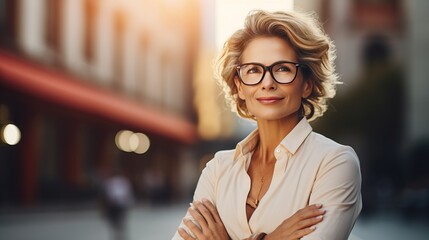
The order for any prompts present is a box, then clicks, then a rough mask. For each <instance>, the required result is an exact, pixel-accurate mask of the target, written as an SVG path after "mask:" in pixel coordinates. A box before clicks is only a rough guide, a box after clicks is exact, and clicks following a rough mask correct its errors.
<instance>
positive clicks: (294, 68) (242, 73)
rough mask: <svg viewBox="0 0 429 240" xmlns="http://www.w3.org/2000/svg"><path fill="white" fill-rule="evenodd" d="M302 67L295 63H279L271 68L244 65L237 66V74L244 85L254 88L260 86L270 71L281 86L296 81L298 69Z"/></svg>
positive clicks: (259, 64) (255, 64) (259, 65)
mask: <svg viewBox="0 0 429 240" xmlns="http://www.w3.org/2000/svg"><path fill="white" fill-rule="evenodd" d="M300 66H301V65H300V64H299V63H295V62H288V61H278V62H275V63H273V64H271V65H270V66H265V65H263V64H261V63H244V64H241V65H238V66H237V69H236V70H237V74H238V77H239V78H240V80H241V82H243V84H244V85H248V86H253V85H257V84H259V83H260V82H261V81H262V79H264V77H265V73H266V72H267V71H270V74H271V77H273V79H274V81H276V82H277V83H281V84H288V83H291V82H293V81H294V80H295V78H296V75H297V74H298V68H299V67H300Z"/></svg>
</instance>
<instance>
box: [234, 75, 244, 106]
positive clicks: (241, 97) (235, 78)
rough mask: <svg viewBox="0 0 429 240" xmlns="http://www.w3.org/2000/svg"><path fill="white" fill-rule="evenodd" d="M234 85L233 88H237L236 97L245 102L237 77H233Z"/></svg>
mask: <svg viewBox="0 0 429 240" xmlns="http://www.w3.org/2000/svg"><path fill="white" fill-rule="evenodd" d="M234 83H235V86H236V87H237V93H238V97H239V98H240V99H241V100H245V99H244V94H243V89H242V85H241V82H240V79H238V77H237V76H235V77H234Z"/></svg>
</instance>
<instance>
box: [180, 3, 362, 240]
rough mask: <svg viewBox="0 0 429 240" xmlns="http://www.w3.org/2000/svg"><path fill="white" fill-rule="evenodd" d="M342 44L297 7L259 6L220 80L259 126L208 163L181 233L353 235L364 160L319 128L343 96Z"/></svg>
mask: <svg viewBox="0 0 429 240" xmlns="http://www.w3.org/2000/svg"><path fill="white" fill-rule="evenodd" d="M334 58H335V49H334V45H333V44H332V42H331V41H330V40H329V38H328V37H327V36H326V35H325V34H324V33H323V31H322V30H321V28H320V26H319V24H318V23H317V21H316V20H315V19H314V18H313V17H311V16H310V15H306V14H303V13H297V12H274V13H270V12H265V11H255V12H252V13H251V14H250V15H249V16H248V17H247V18H246V21H245V26H244V28H243V29H240V30H238V31H237V32H235V33H234V34H233V35H232V36H231V37H230V38H229V40H228V41H227V42H226V44H225V46H224V49H223V52H222V53H221V57H220V58H219V61H218V72H219V76H220V77H219V80H220V82H221V83H222V84H223V86H224V91H225V93H226V97H227V99H228V100H230V103H231V104H232V106H233V108H234V109H235V110H236V111H237V113H238V114H239V115H240V116H241V117H244V118H248V119H253V120H255V121H256V122H257V129H256V130H255V131H253V132H252V133H251V134H250V135H249V136H247V137H246V138H245V139H244V140H243V141H241V142H240V143H238V145H237V147H236V149H234V150H229V151H220V152H218V153H216V155H215V156H214V158H213V159H212V160H211V161H210V162H208V163H207V166H206V168H205V169H204V170H203V172H202V174H201V177H200V179H199V182H198V185H197V188H196V190H195V195H194V202H193V204H191V207H190V208H189V209H188V212H187V214H186V216H185V218H184V220H183V222H182V223H181V225H180V227H179V229H178V231H177V232H176V234H175V236H174V237H173V239H182V238H183V239H199V240H202V239H265V240H269V239H301V238H302V239H327V240H335V239H340V240H343V239H347V238H348V236H349V234H350V232H351V230H352V228H353V224H354V222H355V220H356V218H357V216H358V215H359V213H360V210H361V207H362V202H361V194H360V186H361V177H360V168H359V160H358V157H357V156H356V154H355V152H354V151H353V149H352V148H351V147H348V146H343V145H340V144H338V143H336V142H334V141H332V140H330V139H328V138H326V137H324V136H322V135H320V134H317V133H315V132H313V131H312V128H311V126H310V124H309V123H308V121H311V120H314V119H316V118H317V117H320V116H322V115H323V113H324V112H325V111H326V108H327V100H328V99H329V98H332V97H333V96H334V95H335V86H336V84H338V77H337V75H336V74H335V69H334V63H333V61H334Z"/></svg>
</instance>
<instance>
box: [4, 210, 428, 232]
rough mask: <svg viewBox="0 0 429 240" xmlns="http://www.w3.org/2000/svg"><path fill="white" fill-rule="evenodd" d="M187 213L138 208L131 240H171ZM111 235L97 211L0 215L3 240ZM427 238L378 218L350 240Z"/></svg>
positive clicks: (407, 225) (422, 226)
mask: <svg viewBox="0 0 429 240" xmlns="http://www.w3.org/2000/svg"><path fill="white" fill-rule="evenodd" d="M186 209H187V206H186V205H175V206H165V207H158V208H149V207H144V206H139V207H135V208H134V209H132V211H131V212H130V215H129V221H128V240H137V239H151V240H165V239H171V237H172V235H173V233H174V231H175V229H176V227H177V225H178V224H179V222H180V220H181V218H182V216H183V215H184V213H185V211H186ZM109 234H110V233H109V229H108V227H107V224H106V222H104V220H103V219H102V218H101V215H100V213H99V212H97V210H96V209H87V210H74V211H71V210H67V211H63V212H59V211H48V212H33V213H28V212H26V213H5V214H1V215H0V239H14V240H39V239H40V240H42V239H43V240H50V239H62V240H75V239H81V240H86V239H88V240H107V239H109V238H110V236H109ZM428 234H429V226H428V223H427V222H426V223H424V222H419V221H416V220H413V221H404V220H403V219H401V218H399V217H398V216H391V215H386V214H379V215H374V216H373V217H371V218H362V217H361V218H359V220H358V222H357V223H356V225H355V228H354V230H353V232H352V236H351V237H350V238H349V240H384V239H386V240H396V239H398V240H399V239H408V240H423V239H428V238H427V236H428ZM110 239H111V238H110Z"/></svg>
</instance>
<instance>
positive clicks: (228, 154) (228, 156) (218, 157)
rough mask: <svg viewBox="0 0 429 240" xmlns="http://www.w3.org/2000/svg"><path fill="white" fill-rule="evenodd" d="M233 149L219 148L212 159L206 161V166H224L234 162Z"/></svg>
mask: <svg viewBox="0 0 429 240" xmlns="http://www.w3.org/2000/svg"><path fill="white" fill-rule="evenodd" d="M234 155H235V149H231V150H221V151H218V152H216V153H215V155H214V157H213V159H212V160H210V161H209V162H208V163H207V167H215V168H217V169H219V168H225V167H228V166H231V165H232V164H233V162H234Z"/></svg>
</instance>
